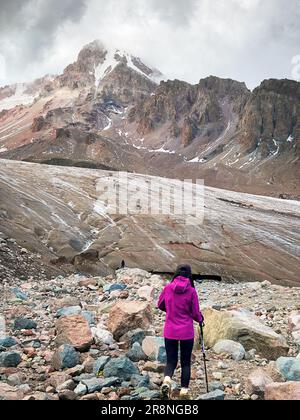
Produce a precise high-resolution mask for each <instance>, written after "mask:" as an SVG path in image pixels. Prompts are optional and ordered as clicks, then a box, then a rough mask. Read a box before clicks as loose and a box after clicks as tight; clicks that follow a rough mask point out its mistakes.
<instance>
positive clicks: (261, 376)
mask: <svg viewBox="0 0 300 420" xmlns="http://www.w3.org/2000/svg"><path fill="white" fill-rule="evenodd" d="M273 383H274V381H273V379H272V378H271V377H270V376H269V375H268V374H267V373H266V372H265V371H264V370H263V369H256V370H254V371H253V372H252V373H251V374H250V375H249V377H248V378H247V381H246V392H247V394H249V395H253V394H255V395H258V396H259V397H261V398H263V397H264V395H265V389H266V386H267V385H270V384H273Z"/></svg>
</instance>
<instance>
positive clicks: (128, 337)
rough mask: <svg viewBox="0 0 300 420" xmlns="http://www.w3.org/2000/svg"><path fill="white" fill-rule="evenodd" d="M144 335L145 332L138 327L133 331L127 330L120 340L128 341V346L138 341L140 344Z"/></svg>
mask: <svg viewBox="0 0 300 420" xmlns="http://www.w3.org/2000/svg"><path fill="white" fill-rule="evenodd" d="M145 337H146V332H145V331H144V330H142V329H141V328H138V329H136V330H133V331H129V332H128V333H126V334H125V335H123V337H121V340H120V341H125V342H128V344H129V347H132V346H133V344H134V343H139V344H140V345H142V343H143V340H144V338H145Z"/></svg>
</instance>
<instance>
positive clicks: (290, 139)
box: [286, 136, 294, 143]
mask: <svg viewBox="0 0 300 420" xmlns="http://www.w3.org/2000/svg"><path fill="white" fill-rule="evenodd" d="M286 141H287V142H288V143H293V141H294V137H292V136H289V137H288V138H287V139H286Z"/></svg>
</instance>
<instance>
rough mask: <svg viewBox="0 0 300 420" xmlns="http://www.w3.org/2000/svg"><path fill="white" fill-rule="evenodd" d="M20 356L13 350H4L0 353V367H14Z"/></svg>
mask: <svg viewBox="0 0 300 420" xmlns="http://www.w3.org/2000/svg"><path fill="white" fill-rule="evenodd" d="M21 361H22V358H21V356H20V354H19V353H17V352H15V351H11V352H9V351H5V352H3V353H0V367H5V368H15V367H17V366H19V364H20V363H21Z"/></svg>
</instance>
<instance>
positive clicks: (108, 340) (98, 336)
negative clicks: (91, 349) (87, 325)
mask: <svg viewBox="0 0 300 420" xmlns="http://www.w3.org/2000/svg"><path fill="white" fill-rule="evenodd" d="M92 334H93V337H94V339H95V343H96V344H106V345H107V346H111V345H112V344H113V343H114V337H113V335H112V333H111V332H109V331H107V330H105V329H103V327H102V325H98V326H97V327H95V328H92Z"/></svg>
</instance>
